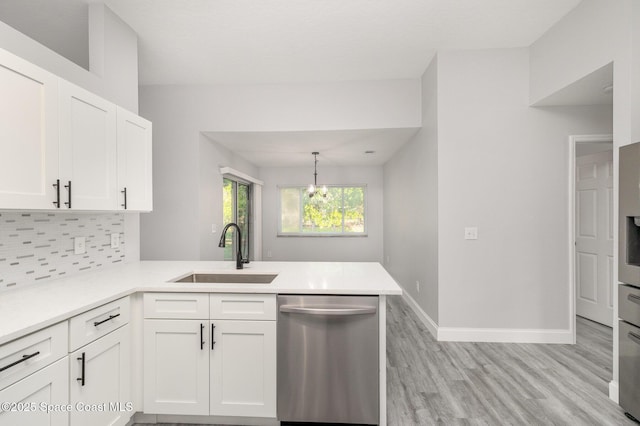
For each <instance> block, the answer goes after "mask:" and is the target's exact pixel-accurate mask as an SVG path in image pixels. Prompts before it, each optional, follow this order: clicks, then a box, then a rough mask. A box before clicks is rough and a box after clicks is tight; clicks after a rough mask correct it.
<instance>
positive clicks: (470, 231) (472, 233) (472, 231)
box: [464, 226, 478, 240]
mask: <svg viewBox="0 0 640 426" xmlns="http://www.w3.org/2000/svg"><path fill="white" fill-rule="evenodd" d="M464 239H465V240H477V239H478V228H476V227H475V226H473V227H468V228H464Z"/></svg>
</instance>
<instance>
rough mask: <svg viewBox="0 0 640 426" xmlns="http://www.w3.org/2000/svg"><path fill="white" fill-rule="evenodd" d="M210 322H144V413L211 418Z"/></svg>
mask: <svg viewBox="0 0 640 426" xmlns="http://www.w3.org/2000/svg"><path fill="white" fill-rule="evenodd" d="M207 326H208V321H206V322H203V321H198V320H145V321H144V412H145V413H149V414H194V415H207V414H209V346H208V343H209V339H208V335H209V333H207Z"/></svg>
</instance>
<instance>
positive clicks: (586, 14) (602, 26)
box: [530, 0, 630, 103]
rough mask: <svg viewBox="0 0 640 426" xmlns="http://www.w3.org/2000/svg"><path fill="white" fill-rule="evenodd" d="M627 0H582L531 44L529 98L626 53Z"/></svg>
mask: <svg viewBox="0 0 640 426" xmlns="http://www.w3.org/2000/svg"><path fill="white" fill-rule="evenodd" d="M629 5H630V2H629V0H617V1H607V0H583V1H582V2H581V3H580V4H579V5H578V6H577V7H576V8H575V9H574V10H572V11H571V12H570V13H569V14H568V15H567V16H566V17H565V18H563V19H562V20H561V21H559V22H558V23H557V24H556V25H554V26H553V27H552V28H551V29H550V30H549V31H547V32H546V33H545V34H544V35H543V36H542V37H540V39H538V40H536V42H535V43H533V45H531V50H530V52H531V80H530V84H531V87H530V95H531V102H532V103H536V102H538V101H540V100H541V99H544V98H545V97H547V96H549V95H551V94H553V93H555V92H557V91H558V90H560V89H562V88H564V87H566V86H568V85H569V84H571V83H573V82H575V81H577V80H579V79H580V78H582V77H584V76H586V75H588V74H590V73H591V72H593V71H595V70H597V69H598V68H601V67H602V66H604V65H606V64H608V63H610V62H611V61H613V60H616V59H620V56H621V54H622V55H625V54H626V48H627V47H628V46H626V45H625V46H621V44H620V42H621V40H623V39H624V37H625V36H626V35H628V31H629V28H630V26H629V25H622V24H623V21H626V20H627V19H629V18H628V17H629V14H628V9H629V7H630V6H629Z"/></svg>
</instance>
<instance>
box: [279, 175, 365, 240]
mask: <svg viewBox="0 0 640 426" xmlns="http://www.w3.org/2000/svg"><path fill="white" fill-rule="evenodd" d="M327 189H328V190H327V196H326V197H323V196H322V193H318V194H317V195H315V196H313V197H309V194H308V193H307V190H306V188H304V187H289V188H280V233H282V234H308V235H323V234H332V235H336V234H338V235H340V234H364V233H365V228H366V226H365V199H364V198H365V191H366V188H365V187H364V186H358V187H342V186H329V187H328V188H327Z"/></svg>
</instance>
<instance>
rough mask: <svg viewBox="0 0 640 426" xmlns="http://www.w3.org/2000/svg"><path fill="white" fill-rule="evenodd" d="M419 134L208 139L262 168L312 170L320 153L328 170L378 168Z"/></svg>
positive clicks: (260, 134) (240, 135)
mask: <svg viewBox="0 0 640 426" xmlns="http://www.w3.org/2000/svg"><path fill="white" fill-rule="evenodd" d="M418 130H419V128H400V129H364V130H319V131H303V132H207V133H205V136H207V137H208V138H209V139H211V140H213V141H215V142H217V143H219V144H220V145H222V146H224V147H226V148H227V149H229V150H231V151H233V152H235V153H236V154H238V155H239V156H241V157H242V158H244V159H245V160H247V161H249V162H251V163H253V164H255V165H259V166H260V167H295V166H309V164H313V156H312V155H311V153H312V152H313V151H318V152H319V153H320V155H319V160H320V161H322V163H323V164H324V165H326V166H379V165H382V164H384V163H385V162H387V160H389V159H390V158H391V157H393V154H395V152H396V151H397V150H398V149H399V148H400V147H401V146H402V145H403V144H404V143H405V142H406V141H408V140H409V139H411V137H412V136H413V135H415V134H416V132H417V131H418ZM365 151H374V152H373V153H365Z"/></svg>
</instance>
